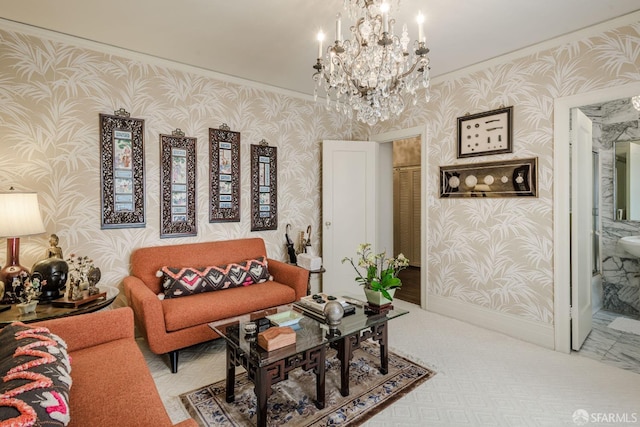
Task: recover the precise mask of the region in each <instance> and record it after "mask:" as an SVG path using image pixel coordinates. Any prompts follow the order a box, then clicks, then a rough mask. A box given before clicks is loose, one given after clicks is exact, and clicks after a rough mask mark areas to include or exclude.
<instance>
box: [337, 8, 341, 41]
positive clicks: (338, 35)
mask: <svg viewBox="0 0 640 427" xmlns="http://www.w3.org/2000/svg"><path fill="white" fill-rule="evenodd" d="M336 18H337V19H336V41H342V15H341V14H338V15H337V17H336Z"/></svg>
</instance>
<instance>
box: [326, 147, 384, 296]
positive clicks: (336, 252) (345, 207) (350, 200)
mask: <svg viewBox="0 0 640 427" xmlns="http://www.w3.org/2000/svg"><path fill="white" fill-rule="evenodd" d="M377 145H378V144H377V143H375V142H369V141H323V143H322V224H323V231H322V263H323V265H324V267H325V269H326V272H325V273H324V274H323V276H322V290H323V292H325V293H328V294H330V295H335V296H343V295H344V296H347V295H351V296H356V297H358V296H362V295H363V292H362V290H360V289H358V287H357V284H356V282H355V277H356V272H355V271H354V270H353V268H352V267H351V265H350V264H349V263H345V264H342V263H341V260H342V259H343V258H344V257H353V258H355V255H356V250H357V249H358V245H359V244H360V243H366V242H368V243H371V244H372V245H374V247H375V245H376V243H377V242H376V216H377V215H376V164H377Z"/></svg>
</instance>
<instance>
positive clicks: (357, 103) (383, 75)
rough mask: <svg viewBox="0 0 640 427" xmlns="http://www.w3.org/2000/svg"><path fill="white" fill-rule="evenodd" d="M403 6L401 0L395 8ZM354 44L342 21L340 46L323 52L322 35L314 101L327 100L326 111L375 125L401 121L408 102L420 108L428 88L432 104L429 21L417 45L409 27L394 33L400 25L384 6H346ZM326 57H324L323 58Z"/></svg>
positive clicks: (358, 0) (375, 1)
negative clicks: (426, 34) (419, 99)
mask: <svg viewBox="0 0 640 427" xmlns="http://www.w3.org/2000/svg"><path fill="white" fill-rule="evenodd" d="M396 3H399V0H398V1H397V2H396ZM344 7H345V9H346V11H347V13H348V15H349V17H350V18H351V19H352V20H354V24H353V25H352V26H351V28H350V32H351V36H352V38H351V39H350V40H343V39H342V15H341V14H338V15H337V19H336V40H335V43H334V44H332V45H329V46H328V48H327V50H326V52H323V49H322V45H323V40H324V35H323V33H322V32H320V33H319V34H318V60H317V62H316V64H315V65H314V66H313V68H314V69H315V70H316V72H315V73H314V74H313V80H314V82H315V85H316V86H315V90H314V99H316V100H317V98H318V94H319V93H320V94H322V93H323V94H324V97H325V98H326V102H327V104H326V105H327V108H335V109H336V110H337V111H342V112H344V113H345V114H347V115H348V116H349V117H351V115H352V111H355V112H356V117H357V118H358V120H360V121H362V122H364V123H367V124H369V125H374V124H376V123H377V122H378V121H384V120H387V119H389V118H390V117H391V116H392V115H394V116H397V115H399V114H400V113H401V112H402V111H403V110H404V107H405V100H404V98H405V96H407V97H409V98H411V99H412V102H413V105H415V104H416V103H417V94H416V92H417V90H418V89H419V88H424V90H425V99H426V101H427V102H429V99H430V96H431V95H430V92H429V86H430V81H429V57H428V56H427V54H428V53H429V49H428V48H427V47H426V42H425V37H424V29H423V23H424V16H423V15H422V14H421V13H420V14H419V15H418V19H417V22H418V40H415V41H414V42H413V47H412V49H409V44H410V41H411V39H410V38H409V33H408V30H407V26H406V25H404V26H403V27H402V32H401V33H400V34H396V33H395V31H394V24H395V19H393V18H391V16H390V14H389V4H388V3H386V2H383V0H344ZM323 54H324V55H323Z"/></svg>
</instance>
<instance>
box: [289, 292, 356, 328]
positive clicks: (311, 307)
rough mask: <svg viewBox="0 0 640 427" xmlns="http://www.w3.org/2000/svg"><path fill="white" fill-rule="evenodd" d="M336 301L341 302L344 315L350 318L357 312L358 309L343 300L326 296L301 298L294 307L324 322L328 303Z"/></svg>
mask: <svg viewBox="0 0 640 427" xmlns="http://www.w3.org/2000/svg"><path fill="white" fill-rule="evenodd" d="M331 300H334V301H337V302H339V303H340V304H341V305H342V307H343V308H344V315H345V316H348V315H350V314H353V313H355V312H356V307H355V306H354V305H351V304H349V303H348V302H347V301H345V300H344V299H342V298H335V297H332V296H330V295H326V294H316V295H309V296H306V297H302V298H300V301H296V302H294V303H293V307H294V308H296V309H298V310H299V311H301V312H302V313H304V314H306V315H308V316H310V317H313V318H315V319H317V320H320V321H322V322H324V320H325V319H324V307H325V306H326V305H327V302H329V301H331Z"/></svg>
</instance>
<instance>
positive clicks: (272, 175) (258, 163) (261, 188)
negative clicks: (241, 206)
mask: <svg viewBox="0 0 640 427" xmlns="http://www.w3.org/2000/svg"><path fill="white" fill-rule="evenodd" d="M277 155H278V150H277V148H276V147H270V146H269V145H268V144H267V142H266V141H265V140H264V139H263V140H262V141H260V145H251V231H260V230H277V229H278V191H277V189H278V170H277Z"/></svg>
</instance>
